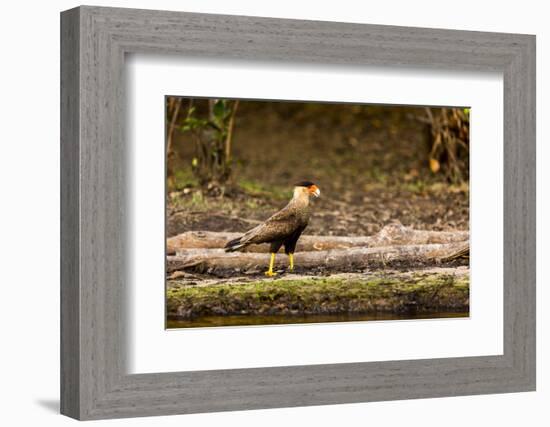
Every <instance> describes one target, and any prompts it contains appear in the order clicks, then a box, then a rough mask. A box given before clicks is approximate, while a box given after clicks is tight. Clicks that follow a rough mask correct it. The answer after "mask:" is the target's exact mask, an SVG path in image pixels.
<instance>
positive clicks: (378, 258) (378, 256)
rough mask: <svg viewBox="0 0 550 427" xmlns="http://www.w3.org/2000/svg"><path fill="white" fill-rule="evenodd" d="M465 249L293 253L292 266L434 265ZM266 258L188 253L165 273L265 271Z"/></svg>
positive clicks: (171, 259) (172, 259)
mask: <svg viewBox="0 0 550 427" xmlns="http://www.w3.org/2000/svg"><path fill="white" fill-rule="evenodd" d="M468 248H469V243H468V242H457V243H432V244H425V245H403V246H400V245H396V246H379V247H371V248H363V247H358V248H350V249H332V250H327V251H310V252H297V253H295V254H294V263H295V265H296V266H298V267H299V268H300V269H304V268H307V269H311V268H326V269H330V270H331V271H349V270H352V269H364V268H374V267H380V266H392V265H397V264H401V265H403V264H405V265H418V264H434V263H439V262H441V260H442V259H452V258H453V256H454V255H455V254H459V253H460V254H463V253H465V251H467V250H468ZM267 262H268V257H267V256H266V255H265V254H261V253H250V252H249V253H240V252H231V253H226V252H225V251H224V250H223V249H188V250H183V251H180V252H178V255H176V256H168V257H167V266H166V268H167V272H168V273H172V272H174V271H182V270H188V271H197V272H206V271H208V272H210V273H212V272H216V271H224V270H226V271H227V270H231V271H239V272H257V271H261V270H263V269H265V268H266V265H267ZM287 263H288V260H287V257H286V256H284V255H283V256H278V257H277V258H276V261H275V266H276V268H277V267H278V268H280V267H284V268H286V267H287Z"/></svg>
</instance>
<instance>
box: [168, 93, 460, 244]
mask: <svg viewBox="0 0 550 427" xmlns="http://www.w3.org/2000/svg"><path fill="white" fill-rule="evenodd" d="M240 108H241V109H240V110H239V114H238V115H237V119H236V120H237V122H236V127H235V129H236V130H235V135H234V138H235V149H234V159H235V166H234V181H233V183H232V185H230V186H229V188H228V190H227V191H226V194H225V197H209V196H203V195H201V194H199V193H197V191H196V189H195V188H194V187H193V179H192V177H191V174H190V159H191V158H192V156H193V148H192V143H191V141H190V140H187V139H186V138H185V135H179V140H178V141H177V146H178V147H180V151H179V153H178V162H179V165H180V171H179V174H178V180H177V190H176V191H173V192H171V193H170V195H169V197H168V209H167V215H168V224H167V236H168V237H170V236H173V235H175V234H179V233H182V232H184V231H191V230H209V231H246V230H248V229H249V228H251V227H253V226H254V225H255V224H257V222H258V221H263V220H265V219H266V218H268V217H269V216H270V215H271V214H272V213H274V212H275V211H276V210H278V209H280V208H281V207H283V206H284V205H285V204H286V202H287V200H288V197H290V189H291V186H292V184H293V183H294V182H296V181H298V180H303V179H308V180H311V181H314V182H315V183H317V184H318V186H319V187H320V188H321V197H320V198H319V199H317V200H315V201H314V210H313V217H312V219H311V221H310V225H309V226H308V229H307V233H308V234H323V235H348V236H358V235H370V234H374V233H375V232H377V231H379V230H380V228H381V227H383V226H384V225H385V224H387V223H388V222H390V221H392V220H399V221H401V223H403V224H404V225H405V226H412V227H413V228H415V229H426V230H467V229H468V228H469V188H468V185H467V184H464V185H460V186H456V185H449V184H448V183H446V182H444V181H442V180H441V178H439V177H438V176H434V175H432V174H431V172H430V171H429V170H428V168H427V166H426V163H427V154H426V153H427V140H426V129H425V125H423V124H422V123H420V122H419V121H418V120H417V119H416V117H417V116H420V115H421V114H422V110H421V109H406V110H403V109H396V108H387V107H370V108H369V109H368V110H366V111H365V110H364V109H357V107H356V106H353V105H339V106H336V107H335V108H336V110H330V111H331V114H330V115H329V114H327V111H328V110H326V109H323V108H322V106H319V107H318V108H319V109H318V110H317V109H315V108H313V110H307V109H306V110H305V111H301V110H297V111H296V112H294V113H292V111H286V110H285V111H284V112H282V111H279V110H277V108H276V107H274V106H273V105H272V104H269V103H268V104H265V103H252V104H247V103H243V104H241V107H240ZM296 108H298V107H296ZM259 118H260V119H259Z"/></svg>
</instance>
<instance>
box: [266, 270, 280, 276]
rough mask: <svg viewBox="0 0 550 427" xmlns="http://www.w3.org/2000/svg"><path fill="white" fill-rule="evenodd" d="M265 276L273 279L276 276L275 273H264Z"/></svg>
mask: <svg viewBox="0 0 550 427" xmlns="http://www.w3.org/2000/svg"><path fill="white" fill-rule="evenodd" d="M265 275H266V276H268V277H273V276H276V275H277V273H275V272H274V271H266V272H265Z"/></svg>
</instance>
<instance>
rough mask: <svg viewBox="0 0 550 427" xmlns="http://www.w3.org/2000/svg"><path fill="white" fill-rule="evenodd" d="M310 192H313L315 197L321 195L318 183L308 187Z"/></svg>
mask: <svg viewBox="0 0 550 427" xmlns="http://www.w3.org/2000/svg"><path fill="white" fill-rule="evenodd" d="M308 190H309V194H313V195H314V196H315V197H319V196H320V195H321V190H319V187H317V186H316V185H312V186H311V187H309V188H308Z"/></svg>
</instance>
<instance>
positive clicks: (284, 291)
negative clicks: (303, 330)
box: [167, 274, 469, 318]
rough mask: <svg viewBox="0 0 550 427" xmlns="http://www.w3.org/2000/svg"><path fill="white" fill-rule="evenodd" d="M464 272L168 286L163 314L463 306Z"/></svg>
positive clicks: (466, 282)
mask: <svg viewBox="0 0 550 427" xmlns="http://www.w3.org/2000/svg"><path fill="white" fill-rule="evenodd" d="M468 301H469V280H468V277H467V276H466V277H461V278H458V279H457V278H455V277H453V276H449V275H441V274H439V275H437V274H431V275H430V274H424V275H422V274H416V275H408V276H399V277H393V276H387V277H371V278H367V277H366V278H364V279H363V278H360V279H358V278H307V279H299V280H293V279H284V278H283V279H276V280H259V281H255V282H249V283H242V284H222V285H209V286H180V287H178V286H170V287H169V288H168V291H167V305H168V307H167V308H168V315H169V316H172V317H183V318H189V317H195V316H202V315H213V314H214V315H215V314H252V313H260V314H289V313H291V314H294V313H300V314H307V313H337V312H371V311H374V312H376V311H394V312H403V311H407V310H415V311H417V310H442V309H464V308H467V307H468Z"/></svg>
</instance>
